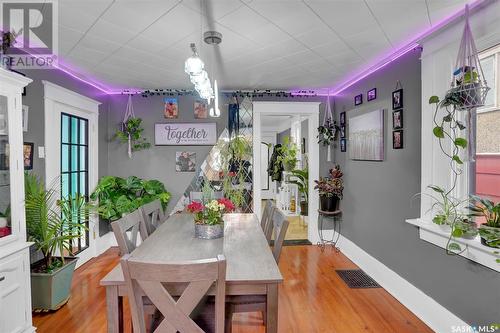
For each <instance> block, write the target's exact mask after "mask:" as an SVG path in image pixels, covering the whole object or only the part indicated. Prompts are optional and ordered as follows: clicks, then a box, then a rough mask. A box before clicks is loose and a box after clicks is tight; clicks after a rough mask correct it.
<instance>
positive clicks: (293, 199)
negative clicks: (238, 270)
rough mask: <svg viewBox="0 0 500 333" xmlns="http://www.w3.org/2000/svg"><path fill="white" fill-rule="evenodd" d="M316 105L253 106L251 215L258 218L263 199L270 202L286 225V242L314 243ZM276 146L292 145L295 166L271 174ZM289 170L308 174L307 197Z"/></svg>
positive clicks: (261, 103) (296, 103)
mask: <svg viewBox="0 0 500 333" xmlns="http://www.w3.org/2000/svg"><path fill="white" fill-rule="evenodd" d="M319 104H320V103H319V102H254V103H253V110H254V119H253V130H254V133H253V152H254V189H253V190H254V203H253V205H254V212H255V213H256V214H257V216H260V215H261V213H262V209H263V203H264V202H263V200H265V199H270V200H273V202H274V203H275V204H276V206H277V207H278V208H279V209H280V210H281V211H282V212H283V213H284V214H285V215H286V216H287V219H288V220H289V222H290V227H289V231H288V232H287V237H286V240H287V241H296V240H300V241H302V240H308V241H309V242H311V243H314V242H316V241H317V230H316V226H317V209H318V198H317V196H316V195H314V185H313V184H314V181H313V180H314V179H318V177H319V146H318V144H317V139H316V133H317V127H318V124H319ZM277 144H281V145H284V144H290V145H292V147H293V146H294V147H295V149H296V151H297V155H296V157H297V163H296V164H295V165H294V167H293V168H291V169H290V170H288V171H284V172H282V173H275V174H274V175H271V174H270V173H269V172H268V169H269V167H270V166H271V164H270V163H272V162H271V157H272V155H273V152H274V150H275V148H276V145H277ZM291 170H302V171H307V172H308V177H307V180H306V184H307V189H306V190H307V192H306V193H307V194H306V193H302V192H301V190H300V189H299V187H298V186H297V185H296V184H294V182H293V180H296V178H295V177H294V175H293V173H294V172H292V171H291ZM271 173H272V172H271ZM279 175H281V177H280V176H279ZM273 177H275V178H274V179H273ZM304 200H306V201H305V203H304ZM301 202H303V205H302V207H301V205H300V204H301ZM304 205H305V206H304ZM301 208H302V209H301ZM301 213H302V214H301Z"/></svg>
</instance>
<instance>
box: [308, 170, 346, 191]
mask: <svg viewBox="0 0 500 333" xmlns="http://www.w3.org/2000/svg"><path fill="white" fill-rule="evenodd" d="M343 175H344V174H343V173H342V171H341V170H340V165H338V164H337V165H336V166H335V168H333V169H330V172H329V177H326V178H320V179H319V180H315V181H314V182H315V183H316V186H315V187H314V189H315V190H318V192H319V195H320V196H325V197H333V196H336V197H338V198H339V199H342V197H343V193H344V181H343V180H342V176H343Z"/></svg>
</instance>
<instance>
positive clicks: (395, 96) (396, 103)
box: [392, 89, 403, 110]
mask: <svg viewBox="0 0 500 333" xmlns="http://www.w3.org/2000/svg"><path fill="white" fill-rule="evenodd" d="M402 108H403V89H398V90H394V91H393V92H392V109H393V110H397V109H402Z"/></svg>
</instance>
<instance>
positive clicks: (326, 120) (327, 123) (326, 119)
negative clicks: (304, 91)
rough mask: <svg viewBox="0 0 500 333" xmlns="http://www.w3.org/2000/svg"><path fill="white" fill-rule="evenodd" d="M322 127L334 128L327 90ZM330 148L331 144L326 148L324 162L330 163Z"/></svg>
mask: <svg viewBox="0 0 500 333" xmlns="http://www.w3.org/2000/svg"><path fill="white" fill-rule="evenodd" d="M333 103H335V99H333ZM323 126H324V127H328V128H330V126H334V122H333V114H332V109H331V108H330V90H328V96H327V97H326V109H325V115H324V116H323ZM330 146H331V142H330V144H329V145H328V146H327V147H326V149H327V153H326V160H327V161H328V162H331V161H332V152H331V149H330V148H331V147H330Z"/></svg>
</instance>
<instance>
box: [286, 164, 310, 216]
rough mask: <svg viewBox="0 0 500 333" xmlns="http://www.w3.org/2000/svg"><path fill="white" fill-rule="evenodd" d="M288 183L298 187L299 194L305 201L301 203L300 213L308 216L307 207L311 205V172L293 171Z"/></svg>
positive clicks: (304, 170) (305, 170)
mask: <svg viewBox="0 0 500 333" xmlns="http://www.w3.org/2000/svg"><path fill="white" fill-rule="evenodd" d="M288 183H290V184H295V185H297V187H298V189H299V192H300V193H301V194H302V197H303V200H302V201H301V202H300V213H301V214H302V215H307V213H308V212H307V206H308V203H309V197H308V196H309V171H308V170H307V169H303V170H298V169H296V170H292V171H291V175H290V180H288Z"/></svg>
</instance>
